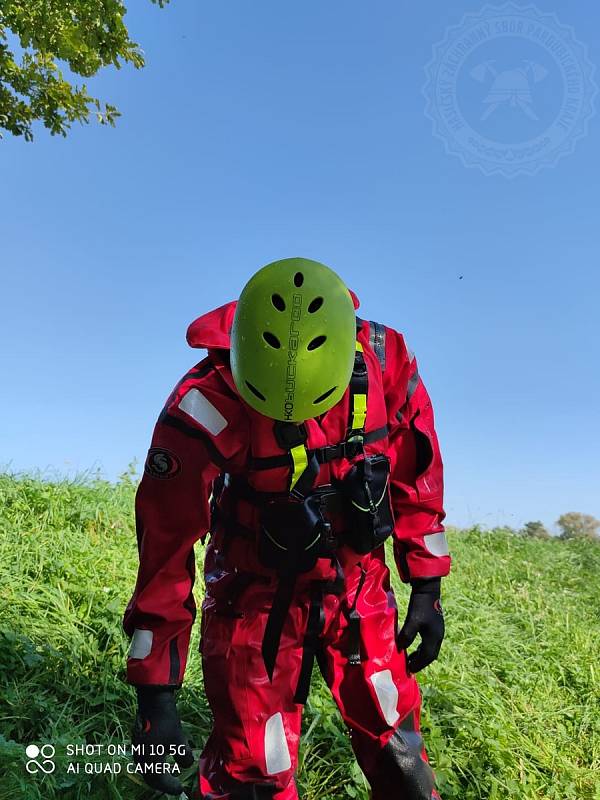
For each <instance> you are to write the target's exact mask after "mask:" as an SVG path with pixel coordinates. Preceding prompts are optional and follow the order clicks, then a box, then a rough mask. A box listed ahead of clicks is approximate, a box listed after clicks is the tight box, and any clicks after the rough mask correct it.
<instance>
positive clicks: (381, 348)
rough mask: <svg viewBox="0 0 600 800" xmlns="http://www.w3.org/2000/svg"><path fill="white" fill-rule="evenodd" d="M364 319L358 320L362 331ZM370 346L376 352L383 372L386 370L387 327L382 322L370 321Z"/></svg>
mask: <svg viewBox="0 0 600 800" xmlns="http://www.w3.org/2000/svg"><path fill="white" fill-rule="evenodd" d="M363 322H365V320H364V319H361V318H360V317H357V318H356V326H357V329H358V330H360V329H361V327H362V324H363ZM368 324H369V346H370V348H371V350H373V351H374V353H375V355H376V356H377V360H378V361H379V365H380V367H381V371H382V372H383V371H384V369H385V325H382V324H381V323H380V322H373V321H372V320H370V321H369V323H368Z"/></svg>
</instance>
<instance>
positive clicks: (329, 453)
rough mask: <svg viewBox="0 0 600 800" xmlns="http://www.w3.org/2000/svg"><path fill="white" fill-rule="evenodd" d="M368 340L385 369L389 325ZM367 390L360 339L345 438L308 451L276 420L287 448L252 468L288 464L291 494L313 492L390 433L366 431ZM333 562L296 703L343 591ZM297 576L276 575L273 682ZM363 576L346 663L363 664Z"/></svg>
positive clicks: (245, 494)
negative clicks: (336, 464)
mask: <svg viewBox="0 0 600 800" xmlns="http://www.w3.org/2000/svg"><path fill="white" fill-rule="evenodd" d="M362 322H363V321H362V320H359V319H357V324H358V325H359V328H360V327H362ZM369 344H370V346H371V347H372V349H373V350H374V351H375V353H376V355H377V358H378V360H379V363H380V365H381V368H382V370H383V369H384V368H385V328H384V326H383V325H379V324H378V323H374V322H371V323H370V335H369ZM368 391H369V375H368V369H367V364H366V361H365V357H364V354H363V348H362V345H361V344H360V343H359V342H358V341H357V343H356V352H355V357H354V368H353V371H352V377H351V379H350V385H349V393H350V402H349V415H348V425H347V432H346V438H345V440H344V441H343V442H339V443H338V444H334V445H326V446H324V447H318V448H314V449H311V450H309V449H308V448H307V447H306V441H307V431H306V427H305V425H304V424H301V425H296V424H294V423H286V422H276V423H275V426H274V433H275V437H276V440H277V443H278V445H279V447H280V448H281V449H282V450H286V451H287V452H286V453H284V454H282V455H276V456H267V457H259V458H251V459H250V463H249V465H248V466H249V468H250V469H251V470H265V469H274V468H277V467H289V468H290V482H289V485H288V493H287V494H288V495H292V496H293V497H295V498H296V500H298V499H299V500H303V499H304V498H305V497H306V495H307V494H308V493H309V492H310V491H311V489H312V487H313V485H314V483H315V480H316V478H317V476H318V474H319V468H320V465H321V464H326V463H329V462H330V461H334V460H336V459H339V458H347V459H352V458H354V457H355V456H356V455H358V453H359V452H361V451H362V450H363V447H364V445H365V444H369V443H371V442H376V441H379V440H381V439H384V438H385V437H386V436H387V435H388V427H387V425H385V426H382V427H381V428H377V429H376V430H372V431H368V432H365V423H366V418H367V399H368ZM242 485H243V484H242V483H241V482H237V486H236V487H235V488H234V487H232V488H233V489H234V494H235V493H236V489H237V492H238V494H239V496H240V497H242V498H243V499H245V500H249V501H250V502H253V503H255V504H256V505H261V503H264V502H268V501H269V499H270V498H272V497H274V496H276V497H277V496H278V497H281V496H282V493H281V492H274V493H271V492H258V491H255V490H253V489H252V488H251V487H250V486H248V485H247V484H246V486H245V487H244V488H243V489H242V488H241V487H242ZM332 563H333V562H332ZM335 563H336V569H337V577H336V580H335V581H314V582H313V583H312V584H311V599H310V607H309V612H308V620H307V624H306V630H305V634H304V639H303V643H302V663H301V667H300V675H299V678H298V684H297V686H296V692H295V694H294V702H295V703H299V704H304V703H305V702H306V698H307V697H308V692H309V689H310V679H311V676H312V668H313V664H314V659H315V656H317V659H318V660H319V666H320V667H321V668H322V653H321V651H320V646H319V637H320V635H321V633H322V631H323V626H324V623H325V612H324V610H323V596H324V594H326V593H328V592H330V593H334V594H340V593H341V591H342V590H343V586H344V576H343V572H342V571H341V567H340V565H339V562H338V561H337V559H336V560H335ZM297 577H298V576H297V573H286V574H281V575H279V576H278V581H277V586H276V588H275V593H274V596H273V602H272V605H271V610H270V612H269V617H268V619H267V623H266V626H265V632H264V635H263V641H262V647H261V652H262V657H263V660H264V664H265V668H266V671H267V674H268V676H269V680H270V681H272V680H273V672H274V670H275V662H276V660H277V653H278V651H279V645H280V641H281V635H282V632H283V627H284V625H285V620H286V618H287V616H288V614H289V609H290V605H291V603H292V600H293V597H294V592H295V589H296V584H297ZM365 577H366V572H365V570H364V569H362V571H361V576H360V580H359V583H358V587H357V589H356V593H355V595H354V601H353V604H352V607H351V608H350V612H349V615H348V630H349V654H348V661H349V663H350V664H359V663H360V616H359V614H358V612H357V610H356V603H357V600H358V596H359V594H360V592H361V590H362V587H363V584H364V581H365Z"/></svg>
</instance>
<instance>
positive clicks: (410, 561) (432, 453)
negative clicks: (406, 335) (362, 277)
mask: <svg viewBox="0 0 600 800" xmlns="http://www.w3.org/2000/svg"><path fill="white" fill-rule="evenodd" d="M386 356H387V366H386V371H385V372H387V373H388V374H387V375H386V374H385V372H384V391H385V394H386V404H387V409H388V426H389V437H390V439H389V441H390V451H389V455H390V459H391V477H390V492H391V500H392V508H393V511H394V517H395V529H394V543H393V546H394V559H395V561H396V566H397V568H398V572H399V574H400V578H401V579H402V581H403V582H405V583H408V582H409V581H411V580H413V579H415V578H430V577H440V576H445V575H447V574H448V572H449V571H450V564H451V558H450V554H449V552H448V544H447V540H446V534H445V532H444V526H443V524H442V523H443V520H444V517H445V512H444V508H443V494H444V481H443V464H442V457H441V453H440V447H439V442H438V437H437V434H436V432H435V425H434V416H433V408H432V406H431V400H430V398H429V394H428V393H427V390H426V388H425V386H424V384H423V381H422V379H421V377H420V375H419V370H418V366H417V360H416V358H415V357H414V355H413V354H412V352H411V351H410V350H409V349H408V348H407V347H406V345H405V342H404V339H403V337H402V336H401V334H398V333H396V332H395V331H392V330H391V329H389V328H388V329H387V342H386Z"/></svg>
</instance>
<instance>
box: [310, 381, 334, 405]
mask: <svg viewBox="0 0 600 800" xmlns="http://www.w3.org/2000/svg"><path fill="white" fill-rule="evenodd" d="M336 389H337V386H332V387H331V389H329V390H328V391H326V392H324V393H323V394H320V395H319V396H318V397H317V399H316V400H313V406H316V405H317V403H322V402H323V400H327V398H328V397H329V395H330V394H331V393H332V392H335V390H336Z"/></svg>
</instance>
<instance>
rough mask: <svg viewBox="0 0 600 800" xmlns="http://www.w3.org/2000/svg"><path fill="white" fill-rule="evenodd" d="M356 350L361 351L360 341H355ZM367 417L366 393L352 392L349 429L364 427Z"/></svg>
mask: <svg viewBox="0 0 600 800" xmlns="http://www.w3.org/2000/svg"><path fill="white" fill-rule="evenodd" d="M356 350H357V352H359V353H363V352H364V350H363V346H362V344H361V343H360V342H358V341H357V342H356ZM366 418H367V395H366V394H360V393H359V394H354V393H353V394H352V423H351V426H350V427H351V430H353V431H358V430H362V429H363V428H364V427H365V420H366Z"/></svg>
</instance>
